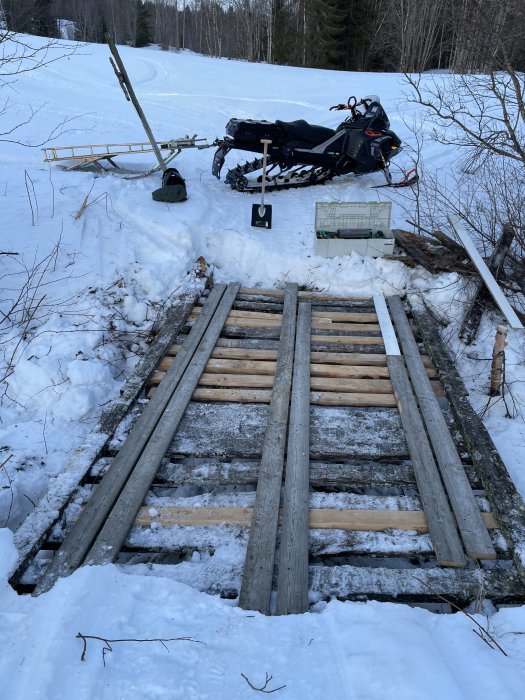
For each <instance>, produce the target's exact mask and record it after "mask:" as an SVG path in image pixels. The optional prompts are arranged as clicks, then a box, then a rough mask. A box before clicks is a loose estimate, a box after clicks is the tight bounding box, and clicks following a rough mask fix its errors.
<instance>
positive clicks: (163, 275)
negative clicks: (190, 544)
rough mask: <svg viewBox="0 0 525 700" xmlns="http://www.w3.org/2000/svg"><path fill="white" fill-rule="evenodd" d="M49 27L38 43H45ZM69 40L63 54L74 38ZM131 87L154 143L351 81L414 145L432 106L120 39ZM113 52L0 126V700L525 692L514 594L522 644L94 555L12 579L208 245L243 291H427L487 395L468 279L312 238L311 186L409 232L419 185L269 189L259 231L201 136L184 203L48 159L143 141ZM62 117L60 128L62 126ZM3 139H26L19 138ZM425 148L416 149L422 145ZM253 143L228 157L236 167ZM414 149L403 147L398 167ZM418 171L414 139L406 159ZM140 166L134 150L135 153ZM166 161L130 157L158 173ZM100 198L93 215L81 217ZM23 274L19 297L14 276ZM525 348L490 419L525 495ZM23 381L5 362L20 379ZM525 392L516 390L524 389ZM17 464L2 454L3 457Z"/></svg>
mask: <svg viewBox="0 0 525 700" xmlns="http://www.w3.org/2000/svg"><path fill="white" fill-rule="evenodd" d="M40 41H41V39H38V38H34V37H31V38H30V42H32V43H33V44H37V43H38V42H40ZM58 51H59V52H60V49H59V50H58ZM121 53H122V57H123V60H124V62H125V64H126V67H127V69H128V72H129V74H130V77H131V79H132V81H133V83H134V85H135V89H136V92H137V94H138V96H139V99H140V100H141V103H142V105H143V107H144V110H145V112H146V114H147V116H148V118H149V120H150V123H151V126H152V128H153V131H154V133H155V134H157V135H158V137H159V138H166V139H169V138H176V137H181V136H184V135H186V134H189V135H193V134H195V133H196V134H198V135H199V137H205V138H207V139H208V141H209V142H211V141H213V140H214V139H215V138H216V137H220V136H222V135H223V134H224V127H225V124H226V122H227V121H228V119H229V118H230V117H232V116H235V117H245V118H251V119H269V120H273V119H282V120H294V119H300V118H304V119H306V120H307V121H309V122H311V123H316V124H321V125H324V126H329V127H334V126H336V125H337V124H338V123H339V122H340V121H341V116H340V115H338V114H337V113H334V112H329V111H328V108H329V107H330V105H333V104H336V103H339V102H342V101H344V100H345V99H346V98H347V97H348V96H349V95H350V94H355V95H357V96H364V95H366V94H371V93H372V94H379V95H381V98H382V102H383V104H384V106H385V108H386V110H387V112H388V114H389V117H390V120H391V123H392V128H393V129H394V130H395V131H396V132H397V133H398V134H399V136H400V137H401V138H402V139H403V140H404V141H405V142H407V143H408V144H411V143H414V137H413V136H412V134H411V132H410V130H409V129H408V127H407V124H410V123H412V121H413V120H414V119H418V118H419V114H418V113H417V112H416V111H415V108H414V107H413V106H412V105H409V104H407V103H406V101H405V100H404V99H403V97H402V90H403V86H402V78H401V77H399V76H396V75H392V74H363V73H356V74H348V73H342V72H330V71H316V70H304V69H297V68H286V67H278V66H267V65H253V64H248V63H242V62H235V61H229V60H217V59H211V58H206V57H202V56H197V55H195V54H191V53H188V52H185V53H178V54H176V53H163V52H159V51H156V50H153V49H143V50H134V49H129V48H125V47H122V48H121ZM108 54H109V52H108V50H107V48H106V47H104V46H91V45H89V46H83V47H80V48H78V49H77V51H76V52H75V53H74V54H71V55H69V56H67V57H64V58H63V59H61V60H59V61H56V62H53V63H51V64H50V65H48V66H47V67H45V68H41V69H39V70H37V71H33V72H28V73H24V74H21V75H19V76H18V78H17V80H16V82H14V83H12V84H11V85H9V86H7V87H5V86H4V87H3V88H2V101H3V100H4V99H5V97H7V96H9V99H10V101H11V103H12V107H11V108H10V109H9V110H8V111H7V112H6V113H5V114H4V115H2V116H0V132H7V131H8V130H9V129H10V128H11V126H12V125H13V124H17V123H21V122H25V121H26V119H27V117H28V116H29V114H30V112H31V110H36V109H38V110H39V111H38V113H37V114H36V115H35V116H34V118H33V119H32V120H31V121H30V122H29V123H27V124H26V125H25V126H22V127H21V129H20V130H19V131H17V132H15V134H13V135H7V136H5V137H4V138H5V139H6V140H4V141H0V222H1V224H0V226H1V229H0V251H1V252H2V253H9V254H7V255H4V254H2V255H1V256H0V304H1V309H2V312H3V314H8V318H5V319H3V322H2V327H1V328H2V335H1V337H0V363H1V364H0V380H2V379H3V385H2V398H1V405H0V410H1V423H0V464H2V463H3V466H2V467H1V468H0V526H1V525H6V526H8V527H5V528H4V529H2V530H0V569H1V570H0V577H1V580H2V581H4V583H2V584H0V585H1V586H2V588H1V589H0V600H1V603H2V604H1V607H0V630H1V635H0V638H2V640H3V647H2V648H3V654H2V656H1V657H0V679H1V687H2V693H1V696H2V697H6V698H10V699H11V698H13V699H14V698H20V699H22V698H26V697H29V695H31V697H35V698H45V699H46V700H48V699H49V700H54V699H55V698H71V697H78V698H88V697H89V698H91V697H108V698H109V697H111V698H134V697H139V696H141V697H145V698H179V697H180V698H212V699H218V698H228V699H229V698H244V697H246V698H248V697H252V696H254V695H255V694H256V691H254V690H253V689H251V688H250V687H249V685H248V683H247V681H246V680H245V679H244V678H243V677H242V675H241V674H242V673H244V674H245V676H246V677H247V678H248V679H249V680H250V681H251V682H252V683H253V684H254V685H257V686H262V685H263V684H264V680H265V673H266V672H269V673H270V674H272V675H273V677H274V678H273V680H272V681H271V682H270V683H269V685H268V687H267V689H269V690H271V689H273V688H277V687H279V686H281V685H286V687H285V688H283V689H281V690H279V691H278V692H277V693H276V694H275V697H283V698H285V697H287V698H294V699H297V700H299V699H300V700H302V699H303V698H318V697H319V698H320V697H337V698H339V697H348V698H384V697H385V696H387V695H392V694H395V695H397V696H399V697H400V698H441V697H447V698H470V697H477V698H518V697H520V696H521V695H522V694H523V687H524V683H525V635H524V634H523V633H524V632H525V610H524V609H523V608H513V609H506V610H502V611H500V612H498V613H497V614H495V615H494V616H492V617H491V619H490V621H489V622H487V621H486V620H485V619H484V618H479V619H480V621H482V622H483V623H484V624H490V625H491V628H492V629H493V631H494V633H495V635H496V636H497V639H498V641H499V642H500V643H501V645H502V646H503V647H504V649H505V650H506V651H507V653H508V654H509V656H508V658H505V657H504V656H503V655H502V654H500V652H498V651H494V650H491V649H490V648H489V647H488V646H487V645H486V644H484V643H483V641H482V640H480V639H479V637H477V636H476V635H474V634H473V632H472V623H471V622H470V621H469V620H468V619H467V618H466V617H465V616H462V615H454V616H436V615H433V614H431V613H429V612H427V611H424V610H419V609H418V610H416V609H410V608H408V607H406V606H396V605H390V604H388V605H387V604H378V603H368V604H356V603H347V604H342V603H338V602H332V603H330V604H329V605H327V606H325V605H319V606H318V608H317V609H316V611H315V613H313V614H309V615H303V616H300V617H290V618H286V619H284V618H264V617H263V616H260V615H258V614H254V615H250V614H247V613H246V612H245V611H242V610H239V609H237V608H234V607H232V606H231V604H230V603H228V602H226V601H221V600H219V599H215V598H210V597H208V596H206V595H204V594H201V593H198V592H196V591H194V590H192V589H190V588H188V587H186V586H184V585H182V584H178V583H175V582H173V581H170V580H169V579H167V578H162V577H151V576H149V577H145V576H136V575H128V574H125V573H122V572H121V571H119V569H118V568H117V567H114V566H108V567H104V568H85V569H83V570H80V571H78V572H77V573H76V574H74V575H73V576H72V577H70V578H69V579H67V580H63V581H60V582H59V584H57V586H55V588H54V589H53V590H52V591H50V592H49V593H47V594H45V595H43V596H41V597H40V598H38V599H32V598H22V597H18V596H17V595H16V594H15V593H14V592H13V591H11V590H10V589H9V588H8V586H7V583H5V581H6V579H7V576H8V573H9V571H10V569H12V567H13V565H14V556H15V555H14V550H13V546H12V542H11V531H10V530H14V529H16V527H17V526H18V525H19V524H20V523H21V522H22V521H23V519H24V517H25V516H26V515H27V513H28V512H30V511H31V509H32V508H33V504H34V503H36V502H37V501H38V500H39V499H40V498H42V497H43V496H44V495H45V492H46V489H47V487H48V485H49V482H50V480H51V479H53V477H55V476H57V475H58V474H60V473H61V472H62V471H63V469H64V468H65V467H66V465H67V462H68V458H69V456H70V455H71V453H72V451H73V450H74V449H75V448H76V447H78V446H79V445H80V444H81V443H82V441H83V439H84V438H85V436H86V435H87V434H88V432H89V430H90V429H92V428H93V426H94V425H95V423H96V421H97V418H98V417H99V415H100V413H101V411H102V410H104V408H107V406H108V405H109V403H110V401H111V400H112V399H113V398H114V397H116V396H117V395H118V391H119V388H120V387H121V386H122V384H123V382H124V380H125V378H126V376H127V375H128V374H129V372H130V370H131V369H132V366H133V363H134V362H135V360H136V357H137V354H140V352H141V350H142V349H143V348H144V342H145V339H146V338H147V334H148V331H149V329H150V327H151V324H152V322H153V321H154V320H155V319H156V318H157V317H158V316H159V315H162V311H163V309H164V308H165V307H166V306H167V305H169V303H170V300H173V299H174V298H176V297H177V296H178V295H180V294H182V293H183V292H184V291H187V290H189V289H191V288H193V287H194V286H195V285H197V284H199V282H198V281H197V280H196V279H195V276H194V274H193V270H194V265H195V261H196V260H197V259H198V258H199V257H200V256H204V257H205V259H206V260H207V262H208V265H209V266H212V267H213V270H214V278H215V280H216V281H232V280H241V281H242V283H243V284H244V285H246V286H255V285H261V286H276V285H282V284H283V283H284V282H286V281H297V282H299V283H300V284H303V285H308V286H309V287H310V288H316V289H321V290H326V291H330V292H333V293H336V294H347V295H349V296H350V295H355V296H369V295H370V294H372V293H375V292H378V291H384V292H385V293H386V294H389V293H394V292H396V293H397V292H404V291H409V292H410V293H411V294H413V295H416V296H417V295H419V296H421V295H423V296H424V297H425V298H426V299H427V300H428V301H429V302H430V303H432V304H433V305H434V306H435V308H436V309H437V310H438V311H439V312H440V313H441V314H442V315H444V316H448V317H449V318H450V320H451V321H452V324H451V326H450V328H449V329H448V331H447V332H448V334H449V335H450V336H451V343H452V347H453V349H454V351H455V352H456V353H457V354H458V365H459V368H460V370H461V372H462V373H463V376H464V377H465V380H466V382H467V384H468V386H469V388H470V389H471V398H472V401H473V403H474V405H475V407H476V409H481V408H483V406H484V405H485V404H486V402H487V396H486V384H487V381H488V372H489V363H488V359H487V358H489V357H490V353H491V343H492V337H493V333H494V327H495V319H488V318H487V319H485V320H484V323H483V325H482V328H481V330H480V333H479V336H478V341H477V343H476V344H475V345H473V346H472V347H471V348H470V349H469V351H468V354H466V353H465V352H464V349H462V347H461V345H460V344H459V343H458V342H457V340H455V330H456V329H455V326H454V319H455V318H456V317H457V316H458V306H459V303H460V302H461V300H463V299H465V298H466V294H467V290H466V289H465V286H464V283H463V281H462V280H459V279H458V278H457V277H456V275H441V276H439V277H436V276H432V275H430V274H428V273H427V272H425V271H424V270H422V269H420V268H416V269H409V268H407V267H405V266H404V265H402V264H401V263H399V262H392V261H384V260H380V259H378V260H373V259H365V258H362V257H361V256H359V255H355V254H354V255H352V256H346V257H342V258H333V259H325V258H320V257H316V256H315V254H314V251H313V231H314V229H313V223H314V205H315V202H317V201H322V202H328V201H378V200H379V201H381V200H386V199H387V198H392V199H393V200H394V208H393V214H394V224H396V225H398V226H402V227H406V224H405V221H404V220H405V218H406V217H407V212H406V211H405V209H404V207H406V199H405V197H404V196H403V194H401V193H399V194H397V193H392V192H388V191H385V190H381V189H380V190H375V189H371V186H373V185H375V184H381V176H380V175H377V174H376V175H371V176H366V177H363V178H360V179H359V180H356V179H354V178H352V177H351V176H349V177H346V178H341V179H339V180H337V181H334V182H332V183H330V184H328V185H325V186H323V187H317V188H309V189H305V190H294V191H291V192H279V193H276V194H271V195H269V196H268V202H269V203H270V204H272V205H273V227H272V229H271V230H269V231H265V230H262V229H255V228H252V227H251V226H250V217H251V204H252V202H253V201H255V200H254V199H253V198H252V197H250V196H247V195H244V194H241V193H237V192H233V191H232V190H230V189H229V188H228V187H227V186H226V185H225V184H224V182H222V181H221V182H219V181H217V180H216V179H215V178H213V177H212V175H211V160H212V154H213V149H205V150H187V151H183V153H182V154H181V155H180V156H179V157H178V158H177V159H176V161H175V165H176V167H177V168H178V169H179V170H180V171H181V173H182V174H183V176H184V177H185V178H186V181H187V187H188V195H189V197H188V200H187V201H186V202H184V203H178V204H172V205H168V204H160V203H157V202H154V201H153V200H152V199H151V192H152V190H153V189H155V188H156V187H158V186H159V181H160V176H159V175H156V176H152V177H150V178H146V179H138V180H125V179H122V178H119V177H116V176H114V175H111V174H108V175H104V176H99V177H95V176H94V175H93V174H92V173H77V172H73V173H71V172H64V171H62V170H60V169H58V168H57V167H56V166H48V165H47V164H45V163H43V160H42V154H41V152H40V149H39V148H33V149H29V148H26V147H24V146H22V145H20V143H17V142H16V141H23V142H25V143H31V144H41V143H42V142H44V141H45V140H46V139H47V137H48V134H49V133H51V132H52V131H53V130H55V129H56V128H57V127H58V128H59V129H60V128H62V129H63V131H64V133H62V135H60V137H59V138H57V139H55V141H54V142H53V143H52V144H47V145H57V146H61V145H82V144H91V143H101V144H103V143H122V142H134V141H143V140H145V138H144V134H143V132H142V129H141V126H140V123H139V121H138V118H137V116H136V114H135V112H134V111H133V109H132V107H131V105H130V104H129V103H127V102H126V101H125V99H124V97H123V94H122V92H121V90H120V88H119V86H118V83H117V81H116V78H115V76H114V74H113V71H112V70H111V67H110V65H109V62H108V60H107V59H108ZM62 123H63V127H60V126H59V125H60V124H62ZM9 139H15V140H16V141H15V142H11V141H10V140H9ZM414 145H415V144H414ZM423 153H424V159H425V163H426V165H427V167H429V168H432V167H438V166H439V167H441V168H446V167H449V168H454V167H456V155H457V154H456V153H455V152H454V151H453V150H452V149H450V150H447V149H445V148H444V147H443V146H441V145H439V144H436V143H434V142H432V141H428V142H426V143H425V144H424V149H423ZM237 155H238V154H235V152H234V153H231V154H230V155H229V157H228V159H227V162H226V167H228V166H230V167H231V165H232V164H233V163H234V162H235V160H236V158H237ZM403 158H404V161H403V160H402V159H403ZM399 160H400V164H401V165H405V166H407V167H409V163H410V160H409V152H408V151H407V152H405V154H403V155H402V156H400V158H399ZM122 162H123V164H124V161H122ZM153 164H154V160H153V158H152V157H151V156H137V157H132V158H129V159H128V160H126V161H125V165H126V167H129V168H132V169H137V170H140V169H146V168H147V167H150V166H151V165H153ZM86 196H87V204H88V206H87V208H85V210H84V211H83V213H82V215H81V216H80V217H78V216H77V213H78V212H79V210H80V208H81V206H82V204H83V202H84V200H85V199H86ZM21 289H25V290H26V292H25V293H23V294H22V295H21V296H20V295H19V291H20V290H21ZM524 352H525V348H524V343H523V341H522V340H521V339H520V338H519V337H517V336H515V335H510V336H509V348H508V351H507V380H508V382H509V384H510V386H511V388H512V393H513V396H514V402H515V403H514V405H513V406H511V408H514V409H515V410H516V417H515V418H514V420H509V419H508V418H506V417H505V406H504V404H503V402H502V401H499V402H496V403H495V404H494V406H493V407H492V408H490V410H489V411H488V412H487V413H486V415H485V421H486V425H487V427H488V428H489V430H490V432H491V435H492V437H493V439H494V440H495V442H496V444H497V446H498V448H499V449H500V451H501V454H502V456H503V458H504V459H505V461H506V463H507V466H508V468H509V471H510V472H511V474H512V476H513V478H514V479H515V481H516V483H517V485H518V487H519V489H520V490H521V492H522V494H525V474H524V470H523V457H522V454H523V445H524V442H525V427H524V423H523V416H522V413H521V411H522V406H523V401H524V398H525V391H524V389H523V381H524V380H525V368H524V362H523V357H524ZM5 375H7V376H5ZM511 404H512V401H511ZM5 460H8V461H5ZM77 632H81V633H83V634H91V635H98V636H101V637H104V638H109V639H131V638H133V639H144V638H150V639H151V638H164V639H167V638H174V637H181V636H183V637H187V636H189V637H193V638H195V639H196V640H198V641H200V642H204V643H205V645H204V644H196V643H194V642H189V641H174V642H166V646H167V647H168V649H166V648H164V647H163V646H162V645H161V644H160V643H152V642H144V643H136V642H135V643H133V642H128V643H124V642H122V643H117V644H115V645H114V651H113V653H111V654H107V655H106V657H105V660H106V666H105V667H104V666H103V664H102V658H101V655H100V649H101V644H100V642H98V641H96V640H91V641H89V643H88V652H87V656H86V659H85V661H84V662H81V661H80V653H81V650H82V643H81V640H79V639H75V635H76V634H77Z"/></svg>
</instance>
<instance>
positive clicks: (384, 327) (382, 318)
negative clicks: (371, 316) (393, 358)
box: [374, 294, 401, 355]
mask: <svg viewBox="0 0 525 700" xmlns="http://www.w3.org/2000/svg"><path fill="white" fill-rule="evenodd" d="M374 306H375V308H376V314H377V318H378V319H379V325H380V326H381V335H382V336H383V341H384V343H383V344H384V346H385V352H386V354H387V355H401V351H400V349H399V345H398V343H397V338H396V332H395V330H394V326H393V325H392V321H391V319H390V314H389V313H388V308H387V306H386V301H385V297H384V295H383V294H377V295H375V296H374Z"/></svg>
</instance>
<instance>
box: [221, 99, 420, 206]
mask: <svg viewBox="0 0 525 700" xmlns="http://www.w3.org/2000/svg"><path fill="white" fill-rule="evenodd" d="M330 109H331V110H349V111H350V116H349V117H348V118H347V119H345V120H344V121H343V122H342V123H341V124H340V125H339V126H338V127H337V129H329V128H327V127H324V126H315V125H313V124H308V122H306V121H305V120H304V119H298V120H297V121H293V122H283V121H279V120H277V121H275V122H269V121H256V120H252V119H230V121H229V122H228V124H227V125H226V136H225V137H224V138H223V139H221V140H218V141H216V144H217V145H218V146H219V148H218V149H217V151H216V152H215V156H214V159H213V166H212V173H213V175H215V176H216V177H217V178H219V179H220V174H221V170H222V166H223V164H224V160H225V158H226V155H227V154H228V152H229V151H231V150H232V149H239V150H242V151H251V152H252V153H263V144H262V143H261V140H263V139H268V140H270V141H271V144H270V145H269V147H268V162H267V171H266V179H265V189H266V191H272V190H281V189H289V188H292V187H307V186H308V185H319V184H322V183H324V182H326V181H327V180H331V179H332V178H333V177H335V176H336V175H346V174H347V173H353V174H354V175H364V174H367V173H373V172H376V171H381V172H382V173H383V174H384V176H385V178H386V185H383V187H386V186H391V187H402V186H406V185H411V184H413V182H414V181H415V180H416V179H417V175H416V174H415V170H412V171H410V172H409V173H408V174H407V175H406V176H405V177H404V179H403V180H402V181H401V182H397V183H394V182H393V180H392V176H391V174H390V169H389V163H390V159H391V158H392V157H393V156H395V155H397V154H398V153H400V151H401V150H402V146H401V141H400V139H399V138H398V137H397V136H396V134H395V133H394V132H393V131H391V130H390V122H389V120H388V117H387V115H386V112H385V110H384V109H383V107H382V106H381V103H380V100H379V97H377V96H375V95H372V96H369V97H365V98H363V99H361V100H359V101H357V99H356V98H355V97H354V96H352V97H350V98H349V99H348V101H347V103H346V104H339V105H334V106H333V107H330ZM305 166H309V167H306V168H305ZM262 167H263V159H262V158H256V159H255V160H253V161H251V162H248V163H245V164H243V165H237V167H235V168H233V169H232V170H229V171H228V172H227V173H226V177H225V181H226V183H227V184H228V185H230V187H232V188H233V189H234V190H238V191H240V192H251V193H253V192H260V191H261V177H260V176H259V177H258V178H255V179H253V178H252V179H249V178H248V177H247V176H248V175H249V174H250V173H255V172H256V171H258V170H260V169H261V168H262Z"/></svg>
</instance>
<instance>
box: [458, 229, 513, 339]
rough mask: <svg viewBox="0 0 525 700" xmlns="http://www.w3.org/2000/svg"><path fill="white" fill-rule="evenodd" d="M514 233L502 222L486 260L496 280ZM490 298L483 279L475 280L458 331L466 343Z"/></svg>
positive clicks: (477, 324)
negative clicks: (498, 235) (500, 232)
mask: <svg viewBox="0 0 525 700" xmlns="http://www.w3.org/2000/svg"><path fill="white" fill-rule="evenodd" d="M514 235H515V232H514V229H513V228H512V226H511V225H510V224H504V225H503V232H502V234H501V236H500V237H499V238H498V240H497V242H496V245H495V246H494V250H493V251H492V255H491V256H490V260H489V261H488V268H489V270H490V271H491V272H492V274H493V275H494V279H496V280H497V279H498V277H499V273H500V270H501V267H502V265H503V263H504V262H505V258H506V257H507V253H508V252H509V249H510V246H511V244H512V241H513V239H514ZM462 250H463V251H464V252H465V254H466V251H465V249H464V248H462ZM490 299H491V297H490V294H489V293H488V291H487V288H486V287H485V285H484V284H483V281H482V280H481V279H479V280H476V282H475V291H474V295H473V297H472V299H471V300H470V302H469V303H468V306H467V308H466V311H465V315H464V316H463V322H462V324H461V328H460V331H459V337H460V338H461V340H463V341H464V342H465V343H466V344H467V345H470V343H471V342H472V341H473V340H474V338H475V337H476V333H477V332H478V328H479V324H480V323H481V317H482V316H483V312H484V310H485V309H486V307H487V304H488V303H489V302H490Z"/></svg>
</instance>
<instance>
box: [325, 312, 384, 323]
mask: <svg viewBox="0 0 525 700" xmlns="http://www.w3.org/2000/svg"><path fill="white" fill-rule="evenodd" d="M312 318H314V319H330V320H331V321H332V322H333V323H374V324H377V323H378V319H377V314H375V313H367V312H364V311H362V312H360V311H354V312H352V311H312Z"/></svg>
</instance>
